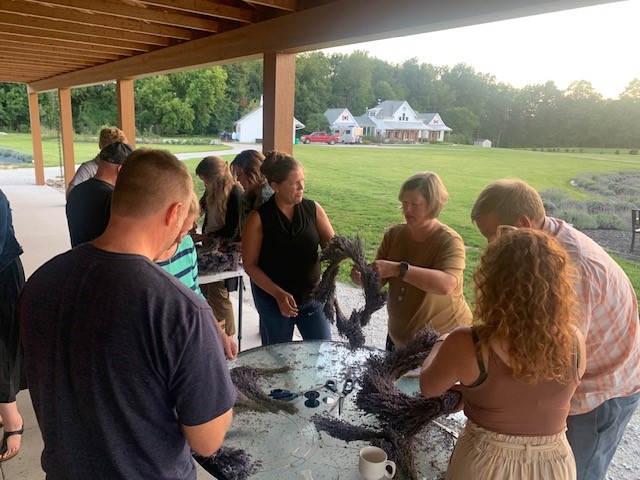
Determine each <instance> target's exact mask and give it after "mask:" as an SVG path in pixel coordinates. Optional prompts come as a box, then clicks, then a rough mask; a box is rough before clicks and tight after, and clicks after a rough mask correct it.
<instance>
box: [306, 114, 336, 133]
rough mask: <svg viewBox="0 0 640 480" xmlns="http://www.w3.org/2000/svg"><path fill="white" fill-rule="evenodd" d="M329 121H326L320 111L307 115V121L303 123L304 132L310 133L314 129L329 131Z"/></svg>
mask: <svg viewBox="0 0 640 480" xmlns="http://www.w3.org/2000/svg"><path fill="white" fill-rule="evenodd" d="M329 127H330V125H329V122H328V121H327V117H325V116H324V115H323V114H322V113H313V114H311V115H309V117H308V118H307V122H306V123H305V127H304V132H305V133H311V132H315V131H324V132H328V131H329Z"/></svg>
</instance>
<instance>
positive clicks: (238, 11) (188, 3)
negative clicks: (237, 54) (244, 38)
mask: <svg viewBox="0 0 640 480" xmlns="http://www.w3.org/2000/svg"><path fill="white" fill-rule="evenodd" d="M141 3H145V4H147V5H156V6H159V7H168V8H173V9H176V10H182V11H184V12H189V13H197V14H199V15H207V16H211V17H217V18H222V19H225V20H234V21H236V22H242V23H254V22H256V21H257V20H258V19H257V18H256V11H255V10H253V9H251V8H243V7H233V6H230V5H225V4H221V3H217V2H212V1H210V0H144V1H143V2H141Z"/></svg>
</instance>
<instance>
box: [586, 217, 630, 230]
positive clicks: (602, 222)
mask: <svg viewBox="0 0 640 480" xmlns="http://www.w3.org/2000/svg"><path fill="white" fill-rule="evenodd" d="M594 219H595V222H596V224H597V225H598V227H597V228H598V229H599V230H626V229H627V228H628V225H627V223H626V222H625V221H624V220H622V219H621V218H620V217H618V216H617V215H616V214H614V213H598V214H596V215H595V217H594Z"/></svg>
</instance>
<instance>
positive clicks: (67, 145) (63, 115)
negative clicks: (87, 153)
mask: <svg viewBox="0 0 640 480" xmlns="http://www.w3.org/2000/svg"><path fill="white" fill-rule="evenodd" d="M58 102H59V103H60V134H61V136H62V158H63V159H64V160H63V161H64V184H65V186H67V185H69V182H70V181H71V179H72V178H73V176H74V175H75V173H76V162H75V156H74V153H73V117H72V115H71V89H70V88H59V89H58Z"/></svg>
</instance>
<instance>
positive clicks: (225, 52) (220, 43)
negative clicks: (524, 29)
mask: <svg viewBox="0 0 640 480" xmlns="http://www.w3.org/2000/svg"><path fill="white" fill-rule="evenodd" d="M76 1H77V0H76ZM611 1H612V0H604V1H603V0H561V1H558V0H487V1H483V2H477V1H476V0H457V1H455V2H438V3H436V2H430V1H425V0H403V2H402V8H398V6H397V4H396V2H390V1H389V0H349V1H346V0H345V1H340V2H332V3H328V4H323V5H321V6H319V7H315V8H310V9H308V10H303V11H300V12H296V13H292V14H289V15H284V16H280V17H277V18H273V19H271V20H266V21H263V22H260V23H256V24H252V25H248V26H246V27H242V28H237V29H234V30H230V31H227V32H223V33H220V34H218V35H211V36H209V37H206V38H201V39H198V40H192V41H191V42H186V43H182V44H180V45H175V46H173V47H167V48H164V49H161V50H157V51H153V52H149V53H146V54H141V55H138V56H136V57H132V58H125V59H122V60H118V61H116V62H112V63H109V64H106V65H98V66H95V67H90V68H88V69H85V70H82V71H77V72H72V73H68V74H64V75H60V76H58V77H55V78H50V79H47V80H43V81H38V82H33V83H31V84H29V87H30V88H31V89H32V91H38V92H39V91H46V90H51V89H55V88H62V87H66V86H69V87H76V86H84V85H93V84H97V83H103V82H106V81H110V80H114V79H117V78H139V77H144V76H149V75H155V74H158V73H169V72H175V71H181V70H187V69H191V68H197V67H203V66H208V65H216V64H222V63H229V62H231V61H239V60H243V59H248V58H256V57H260V56H261V55H262V54H264V53H265V52H285V53H298V52H304V51H309V50H316V49H319V48H327V47H335V46H338V45H348V44H351V43H358V42H366V41H370V40H380V39H384V38H393V37H400V36H405V35H412V34H416V33H424V32H430V31H436V30H443V29H448V28H456V27H462V26H466V25H475V24H480V23H486V22H491V21H498V20H506V19H509V18H516V17H523V16H528V15H534V14H540V13H548V12H552V11H558V10H565V9H570V8H578V7H585V6H589V5H596V4H602V3H611Z"/></svg>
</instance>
